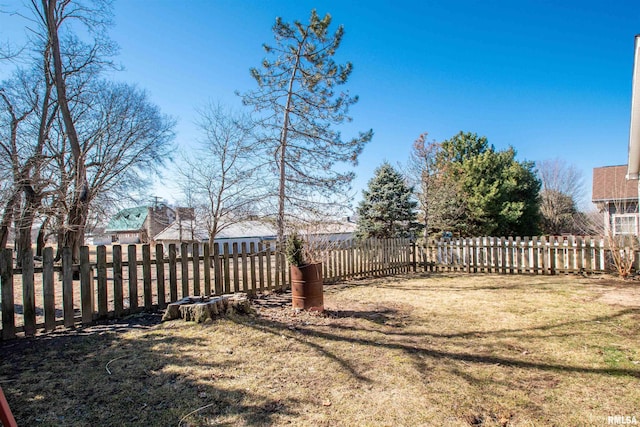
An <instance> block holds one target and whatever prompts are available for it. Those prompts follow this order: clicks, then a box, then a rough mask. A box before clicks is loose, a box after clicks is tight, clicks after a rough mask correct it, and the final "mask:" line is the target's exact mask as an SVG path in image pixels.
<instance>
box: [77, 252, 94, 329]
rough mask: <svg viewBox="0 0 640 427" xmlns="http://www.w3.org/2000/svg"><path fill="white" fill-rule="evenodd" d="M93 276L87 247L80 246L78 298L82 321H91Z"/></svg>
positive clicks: (89, 322) (86, 322)
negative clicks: (80, 302)
mask: <svg viewBox="0 0 640 427" xmlns="http://www.w3.org/2000/svg"><path fill="white" fill-rule="evenodd" d="M93 298H94V296H93V277H92V274H91V264H90V262H89V248H88V247H87V246H81V247H80V300H81V301H82V304H81V306H82V323H83V324H85V325H88V324H91V323H92V322H93Z"/></svg>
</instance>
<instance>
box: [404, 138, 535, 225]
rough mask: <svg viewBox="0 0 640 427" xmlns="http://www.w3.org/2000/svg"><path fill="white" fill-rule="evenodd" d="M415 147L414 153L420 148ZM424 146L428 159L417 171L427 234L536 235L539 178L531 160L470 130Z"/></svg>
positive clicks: (417, 153) (418, 151)
mask: <svg viewBox="0 0 640 427" xmlns="http://www.w3.org/2000/svg"><path fill="white" fill-rule="evenodd" d="M417 148H418V150H417V152H416V153H415V154H414V157H416V156H417V155H419V154H421V152H422V151H424V150H422V147H421V146H418V147H417ZM427 148H428V151H429V154H430V156H431V159H432V160H430V163H425V162H424V161H423V162H422V163H423V166H422V169H420V173H421V187H422V193H423V194H425V196H424V200H423V204H424V207H423V216H424V217H425V219H426V220H425V221H424V222H425V223H426V224H427V227H428V230H427V232H428V234H429V235H434V234H440V233H443V232H451V233H454V234H456V235H460V236H488V235H493V236H518V235H520V236H531V235H536V234H537V233H538V224H539V219H540V212H539V207H540V197H539V191H540V180H539V179H538V178H537V176H536V173H535V168H534V166H535V165H534V164H533V163H532V162H526V161H525V162H519V161H517V160H516V159H515V155H516V152H515V150H514V149H513V148H508V149H507V150H503V151H498V150H496V149H495V148H494V147H493V146H492V145H490V144H489V143H488V141H487V138H485V137H483V136H478V135H477V134H475V133H470V132H460V133H458V134H457V135H455V136H454V137H453V138H451V139H449V140H446V141H443V142H441V143H439V144H437V143H433V144H432V146H431V147H427ZM425 164H426V166H425Z"/></svg>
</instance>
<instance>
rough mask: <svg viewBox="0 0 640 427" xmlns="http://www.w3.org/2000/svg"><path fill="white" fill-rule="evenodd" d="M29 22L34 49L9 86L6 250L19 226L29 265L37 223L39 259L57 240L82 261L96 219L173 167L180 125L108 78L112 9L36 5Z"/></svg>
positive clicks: (3, 124)
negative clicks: (162, 170)
mask: <svg viewBox="0 0 640 427" xmlns="http://www.w3.org/2000/svg"><path fill="white" fill-rule="evenodd" d="M21 18H22V19H24V20H25V22H26V31H28V34H29V39H28V43H27V45H26V46H24V47H23V49H21V52H22V53H21V54H20V55H18V57H19V59H20V60H19V62H17V64H18V65H17V66H16V67H15V68H14V71H13V73H12V75H11V76H10V77H9V78H8V79H6V80H4V81H2V82H0V105H1V108H0V165H1V168H0V171H1V174H2V176H1V179H2V181H1V187H0V191H2V200H3V201H4V203H3V206H2V213H1V215H2V217H1V219H0V247H2V248H4V247H6V245H7V241H8V233H9V229H10V227H11V224H12V223H13V226H14V229H15V249H16V252H17V254H16V262H17V264H18V265H20V264H21V262H22V260H23V257H24V256H25V254H27V253H29V252H28V251H29V250H30V249H31V247H32V242H31V240H32V237H31V234H32V229H33V227H34V225H35V224H38V225H39V227H40V231H39V235H38V239H37V241H38V248H37V249H38V252H39V251H40V250H41V247H42V246H43V244H44V242H45V240H46V238H47V237H48V235H50V234H54V235H55V237H56V240H57V242H58V243H61V244H60V245H59V249H60V248H61V247H62V246H68V247H70V248H71V249H72V254H73V258H74V260H76V261H77V260H78V258H79V248H80V246H81V245H83V244H84V235H85V230H86V228H87V226H88V225H89V224H90V221H91V219H92V218H95V217H96V216H97V215H99V213H100V212H101V211H102V210H103V209H105V208H106V207H109V206H113V203H112V202H113V201H114V200H115V199H120V200H122V199H126V198H130V197H131V194H132V193H133V192H134V189H136V188H139V187H141V186H144V184H145V181H146V179H147V178H148V177H149V173H150V172H153V171H154V170H155V168H157V167H158V166H160V165H162V164H163V163H164V162H165V160H166V159H167V156H168V154H169V152H170V151H171V149H172V144H171V142H172V139H173V136H174V133H173V128H174V121H173V120H172V119H171V118H169V117H167V116H165V115H163V114H162V113H161V112H160V111H159V109H158V108H157V107H156V106H155V105H153V104H152V103H151V102H150V101H149V99H148V97H147V95H146V93H145V92H144V91H143V90H141V89H139V88H137V87H136V86H134V85H130V84H126V83H119V82H115V81H111V80H108V79H106V78H105V77H104V76H105V71H107V70H113V69H115V68H116V67H115V65H114V63H113V61H112V58H113V57H114V55H115V53H116V51H117V47H116V46H115V45H114V44H113V43H112V42H111V41H110V40H109V38H108V37H107V35H106V31H107V29H108V27H109V25H110V23H111V22H110V18H111V4H110V2H108V1H102V0H95V1H58V0H41V1H36V0H33V1H32V2H30V3H29V14H28V15H21ZM80 34H82V37H81V36H80ZM5 56H8V55H5ZM10 59H11V58H10ZM12 59H16V58H15V57H14V58H12ZM59 255H60V254H59V253H58V256H59Z"/></svg>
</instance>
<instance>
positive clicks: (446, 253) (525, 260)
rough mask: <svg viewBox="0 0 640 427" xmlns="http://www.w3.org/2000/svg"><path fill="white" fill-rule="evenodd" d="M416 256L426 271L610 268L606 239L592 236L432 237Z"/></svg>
mask: <svg viewBox="0 0 640 427" xmlns="http://www.w3.org/2000/svg"><path fill="white" fill-rule="evenodd" d="M417 258H418V263H419V264H420V265H421V266H422V267H423V268H424V269H425V270H426V271H463V272H468V273H480V272H484V273H504V274H522V273H528V274H560V273H586V274H588V273H603V272H606V271H609V270H610V268H611V264H610V261H609V259H610V249H609V248H608V247H606V244H605V239H603V238H602V237H592V236H541V237H515V238H512V237H510V238H505V237H477V238H468V239H440V240H431V241H429V242H428V243H427V244H426V245H424V246H421V247H420V248H418V254H417ZM637 258H638V257H636V262H637ZM636 269H637V266H636Z"/></svg>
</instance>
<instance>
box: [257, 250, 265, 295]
mask: <svg viewBox="0 0 640 427" xmlns="http://www.w3.org/2000/svg"><path fill="white" fill-rule="evenodd" d="M258 282H259V283H260V285H259V286H260V291H263V290H264V246H263V245H262V242H258Z"/></svg>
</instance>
